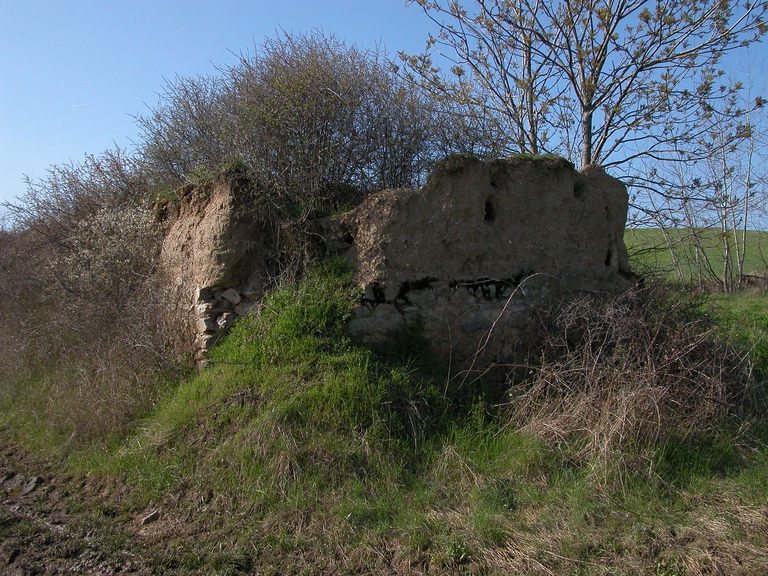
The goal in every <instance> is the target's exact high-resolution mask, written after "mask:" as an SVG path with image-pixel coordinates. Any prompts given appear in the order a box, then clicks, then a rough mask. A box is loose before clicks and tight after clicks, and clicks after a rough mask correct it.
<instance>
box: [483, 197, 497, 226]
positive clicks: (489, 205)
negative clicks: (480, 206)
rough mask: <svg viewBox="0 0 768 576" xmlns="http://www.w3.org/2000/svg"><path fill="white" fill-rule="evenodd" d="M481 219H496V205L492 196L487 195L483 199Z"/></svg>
mask: <svg viewBox="0 0 768 576" xmlns="http://www.w3.org/2000/svg"><path fill="white" fill-rule="evenodd" d="M483 220H485V221H486V222H493V221H494V220H496V206H495V201H494V198H493V196H489V197H488V199H487V200H486V201H485V216H484V217H483Z"/></svg>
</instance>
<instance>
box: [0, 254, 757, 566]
mask: <svg viewBox="0 0 768 576" xmlns="http://www.w3.org/2000/svg"><path fill="white" fill-rule="evenodd" d="M351 274H352V271H351V270H350V269H349V268H348V267H346V266H345V265H343V264H341V263H339V262H337V261H331V262H329V263H326V264H324V265H322V266H320V267H319V268H318V269H317V270H315V271H314V272H313V273H312V274H311V276H310V277H309V278H308V279H307V280H306V281H304V282H302V283H300V284H296V285H292V286H287V287H285V288H283V289H281V290H278V291H275V292H274V293H272V294H270V295H269V296H268V297H267V299H266V300H265V302H264V306H263V309H262V314H261V315H260V316H258V317H250V318H247V319H245V320H243V321H241V322H240V323H239V324H237V325H236V327H235V328H234V329H233V331H232V332H231V333H230V334H229V336H228V337H227V338H226V339H225V341H224V342H223V343H222V344H220V345H219V346H218V347H217V348H216V349H215V350H214V352H213V353H212V355H211V360H212V364H211V366H209V367H208V368H206V369H205V370H204V371H203V372H202V373H200V374H198V375H196V376H193V377H190V378H188V379H185V380H184V381H183V382H181V384H180V385H178V386H173V387H167V388H165V389H164V391H163V392H162V394H161V396H160V398H159V399H158V400H157V402H156V403H155V405H154V407H153V408H152V409H151V410H150V411H148V412H145V413H144V416H143V417H142V418H141V419H140V420H139V421H137V422H135V423H134V424H133V425H132V426H130V427H129V428H128V429H127V432H126V433H125V434H124V435H123V436H122V437H115V438H114V439H113V440H112V441H110V442H108V443H106V444H101V445H95V446H91V447H86V448H81V449H79V450H77V451H75V452H73V453H71V454H70V456H69V457H68V466H69V467H70V468H72V469H74V470H78V471H81V472H84V473H88V474H90V475H97V476H98V475H101V476H102V477H104V478H117V479H119V481H120V482H121V484H122V485H124V486H126V487H130V489H129V490H127V492H126V494H127V495H126V496H125V499H124V500H122V501H120V502H119V503H118V504H117V506H118V507H119V509H118V510H115V511H114V513H115V514H116V515H117V516H120V517H123V516H132V515H133V516H136V515H137V514H139V513H140V511H142V510H146V509H149V508H152V509H155V508H159V509H161V510H163V514H164V518H169V519H176V521H177V522H178V523H179V525H183V526H184V530H183V535H179V534H178V533H176V534H169V535H168V538H170V539H173V541H174V542H177V544H175V545H174V546H173V547H172V548H171V549H169V550H167V551H166V552H164V553H163V554H161V555H159V556H158V558H157V560H156V561H157V563H158V566H161V567H164V568H165V569H169V570H172V571H173V572H174V573H178V574H196V573H206V574H209V573H210V574H237V573H242V572H247V571H249V570H254V569H258V571H259V572H260V573H274V574H278V573H279V574H283V573H294V574H300V573H305V574H310V573H334V572H335V573H355V572H360V573H378V574H391V573H403V574H405V573H412V572H413V571H418V572H424V573H429V574H462V573H467V574H470V573H472V574H474V573H482V574H514V573H519V574H551V573H556V574H639V573H644V574H698V573H716V572H718V571H719V572H721V573H743V574H748V573H759V572H761V571H762V572H765V571H766V570H768V557H766V554H765V553H764V550H765V549H766V547H767V546H768V514H766V512H768V509H766V505H765V493H766V489H768V485H767V484H768V480H766V478H768V450H766V448H765V444H764V443H763V441H762V438H763V434H762V433H761V432H760V427H761V423H760V422H755V421H752V422H751V423H750V426H752V428H751V429H749V430H745V429H738V428H737V429H731V428H728V427H724V428H722V429H721V430H720V431H719V433H718V434H717V435H714V436H712V435H709V436H702V437H701V438H698V439H697V440H696V441H685V440H681V441H680V442H677V443H675V442H670V443H668V444H665V445H662V446H658V449H657V450H656V451H654V452H652V453H650V454H649V453H645V452H644V453H643V455H642V457H643V458H647V459H648V460H643V461H642V462H641V463H640V465H639V466H638V467H636V468H634V469H632V471H631V472H628V473H625V472H623V471H622V470H616V469H615V468H616V467H617V466H619V464H618V463H617V462H618V461H617V462H613V461H612V460H611V459H610V458H608V459H605V458H603V459H601V458H597V457H587V458H584V457H583V456H579V455H578V454H577V446H576V445H574V444H572V443H569V442H562V441H558V440H557V439H553V438H551V437H548V436H546V435H544V434H539V433H537V432H536V430H535V428H530V427H529V428H519V427H515V426H512V425H510V421H509V418H508V411H507V408H506V407H505V406H503V405H502V401H506V400H508V399H507V398H505V397H504V396H503V391H504V387H503V386H502V387H500V386H499V385H498V384H493V383H483V382H478V383H476V384H474V385H472V386H470V385H467V384H463V385H462V384H461V383H459V382H451V381H449V380H447V379H446V378H447V375H446V373H445V368H444V367H443V366H440V365H436V364H435V363H433V362H432V360H431V359H430V358H429V357H428V356H427V355H426V353H425V352H424V350H425V349H426V347H425V346H424V345H423V342H420V341H419V335H418V331H417V330H413V331H410V332H407V333H405V334H403V335H402V336H401V338H402V341H401V342H400V343H399V346H397V347H396V349H397V350H398V352H397V353H396V354H391V355H388V356H387V355H382V354H378V353H375V352H374V351H371V350H369V349H366V348H363V347H360V346H357V345H355V344H353V343H352V342H350V341H349V340H348V339H347V338H346V336H345V335H344V323H345V321H346V320H347V319H348V317H349V314H350V307H351V304H352V302H353V301H354V298H355V297H356V296H358V294H357V289H356V288H355V287H354V286H353V285H352V283H351ZM761 297H762V296H760V298H761ZM721 304H722V313H721V314H720V315H718V316H717V317H716V319H717V320H718V322H719V324H718V325H719V326H720V329H721V330H722V331H723V333H724V334H736V335H737V336H738V337H741V338H743V341H742V342H743V343H747V342H753V343H754V342H755V339H757V340H760V338H761V337H762V334H763V332H762V330H768V326H766V324H765V321H766V316H765V313H764V312H763V310H764V307H763V300H760V299H758V296H755V299H754V300H751V299H750V298H747V297H744V299H743V300H739V299H737V298H735V297H734V298H730V297H729V299H723V300H722V301H721ZM741 322H747V323H748V325H749V326H752V327H753V328H750V329H749V330H747V329H745V328H743V327H742V325H741V324H740V323H741ZM734 338H736V337H735V336H734ZM753 354H754V357H755V359H756V360H757V361H758V363H759V362H764V361H765V359H766V358H768V354H766V349H764V348H763V347H762V345H760V346H755V347H754V349H753ZM446 382H447V385H446ZM33 387H34V386H33ZM18 402H19V399H18V398H15V399H14V398H10V399H8V398H7V399H6V400H5V403H4V404H3V405H2V414H3V418H5V419H6V420H5V422H6V424H5V425H4V426H5V428H6V430H8V429H9V428H8V426H9V424H8V422H10V421H11V420H8V419H9V418H12V417H11V416H9V414H11V415H12V414H14V406H18ZM0 426H3V425H2V424H0ZM46 429H47V428H46V427H45V426H43V427H42V428H39V430H46ZM66 431H67V430H66V428H65V427H61V429H60V432H61V435H60V436H55V437H53V438H50V439H49V440H46V442H47V443H48V444H49V445H51V446H53V445H56V444H57V443H59V445H61V444H63V443H65V442H66V438H65V436H66ZM35 433H36V432H35V425H34V423H33V422H30V423H28V425H27V426H26V427H25V428H24V429H23V430H21V431H20V432H18V434H17V435H16V438H17V440H18V441H20V442H22V443H24V442H27V445H28V446H33V445H34V441H30V438H35ZM25 439H26V440H25ZM621 465H622V466H623V465H624V464H621Z"/></svg>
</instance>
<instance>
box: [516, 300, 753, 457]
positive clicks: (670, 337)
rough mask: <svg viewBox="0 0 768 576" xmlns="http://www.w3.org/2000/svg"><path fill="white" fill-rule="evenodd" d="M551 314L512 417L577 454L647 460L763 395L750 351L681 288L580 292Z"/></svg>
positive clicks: (736, 413) (738, 412) (736, 414)
mask: <svg viewBox="0 0 768 576" xmlns="http://www.w3.org/2000/svg"><path fill="white" fill-rule="evenodd" d="M550 318H551V323H550V325H549V327H548V328H547V329H546V330H545V332H546V334H545V336H544V341H543V348H542V351H541V355H540V358H539V361H538V362H537V363H536V364H535V366H533V367H530V371H529V376H530V377H529V378H527V379H526V380H525V381H523V382H519V383H515V384H514V385H512V387H511V389H510V393H509V396H510V400H509V405H508V410H509V418H510V423H511V425H515V426H520V427H524V428H527V429H529V430H532V431H535V432H537V433H539V434H541V435H543V436H545V437H547V438H550V439H551V440H553V441H555V442H557V443H561V444H563V445H568V446H569V447H570V448H572V449H573V453H574V454H575V456H576V457H577V458H598V459H602V460H604V461H610V462H614V463H616V462H626V463H630V462H632V461H633V459H635V460H637V458H638V457H639V458H640V461H643V458H644V457H646V456H647V455H649V454H650V451H651V450H652V449H653V448H654V447H657V446H660V445H662V444H663V443H665V442H667V441H669V440H673V439H674V440H685V439H690V438H697V437H698V438H701V437H705V435H707V434H708V433H711V432H713V431H714V430H715V429H716V427H717V426H720V425H723V424H724V423H725V422H726V421H728V420H729V419H732V418H742V417H744V416H745V415H747V413H748V411H749V410H750V407H751V406H753V405H754V404H753V402H754V401H755V400H756V398H757V396H756V385H755V384H754V382H753V379H752V375H751V369H750V365H749V362H748V360H747V358H746V357H745V355H744V354H742V353H741V352H739V351H738V350H736V349H734V348H732V347H730V346H728V345H727V344H725V343H723V342H722V341H720V340H719V339H718V338H717V335H716V334H715V331H714V328H713V327H712V326H711V325H710V323H709V321H708V319H707V317H706V316H705V315H703V314H702V313H701V312H699V311H698V308H697V306H696V304H695V303H693V302H691V300H689V299H687V298H686V297H685V296H681V295H677V296H674V297H673V296H672V295H671V294H670V293H667V292H665V291H664V290H662V289H657V288H654V289H644V290H635V291H632V292H629V293H627V294H625V295H623V296H621V297H618V298H616V299H612V300H608V301H601V300H598V299H595V298H591V297H580V298H576V299H574V300H571V301H568V302H565V303H563V304H562V305H560V307H559V308H557V309H556V310H554V311H553V312H552V313H551V315H550Z"/></svg>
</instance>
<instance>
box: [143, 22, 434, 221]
mask: <svg viewBox="0 0 768 576" xmlns="http://www.w3.org/2000/svg"><path fill="white" fill-rule="evenodd" d="M385 56H386V55H385V54H384V53H383V52H379V51H368V50H362V49H358V48H357V47H355V46H347V45H346V44H345V43H344V42H342V41H340V40H338V39H336V38H335V37H333V36H325V35H323V34H322V33H320V32H314V33H311V34H306V35H304V34H301V35H293V34H288V33H284V32H283V33H281V34H279V35H278V36H277V37H276V38H270V39H266V40H265V41H264V42H263V43H262V44H260V45H259V46H256V47H255V50H254V53H253V54H247V53H246V54H243V55H241V57H240V61H239V62H238V63H237V64H235V65H234V66H231V67H228V68H224V69H222V70H221V73H220V75H218V76H206V77H197V78H183V77H181V78H176V79H175V80H174V81H173V82H169V83H168V84H167V85H166V87H165V91H164V93H163V94H162V96H161V100H160V102H159V103H158V105H157V106H156V107H154V108H153V109H151V110H150V113H149V114H146V115H144V116H140V117H138V118H137V122H138V125H139V127H140V128H141V130H142V141H143V143H142V145H141V155H142V158H143V161H144V163H145V165H146V167H147V169H148V170H149V172H150V173H151V174H153V178H154V179H155V180H156V181H157V182H163V183H166V184H167V185H169V186H173V185H174V183H175V185H176V186H180V185H183V184H184V183H185V182H187V181H189V180H190V179H192V180H193V181H194V179H195V178H196V177H200V176H205V175H212V174H217V173H218V172H220V171H221V170H222V169H224V168H226V167H228V166H233V165H235V166H242V167H243V168H245V169H246V172H247V174H248V177H249V178H250V179H251V181H252V183H253V184H254V198H253V201H254V203H255V204H257V205H258V206H259V209H260V210H262V211H264V213H265V214H266V215H269V216H271V217H272V218H273V219H279V218H285V217H286V216H290V217H305V216H307V215H309V214H313V213H317V212H323V211H328V210H334V209H338V208H339V207H340V206H344V205H348V204H349V203H351V202H356V201H359V200H360V199H361V198H362V195H364V194H366V193H368V192H370V191H375V190H380V189H383V188H397V187H410V186H415V185H418V184H420V183H421V182H422V181H423V179H424V178H425V177H426V173H427V171H428V170H429V168H430V167H431V164H432V163H433V161H434V160H435V159H436V155H437V154H439V153H440V151H438V149H439V147H440V146H439V144H438V143H437V141H438V140H439V139H440V138H441V136H442V132H441V131H440V130H438V129H437V124H438V119H437V118H436V115H435V114H434V110H433V107H432V105H431V104H430V102H429V101H428V100H427V99H426V98H424V97H423V96H422V95H421V93H420V92H419V91H418V90H417V89H416V88H415V87H414V85H412V84H411V83H408V82H406V81H404V80H403V79H401V78H399V77H398V76H397V75H396V74H395V73H394V72H393V71H392V69H391V67H390V63H389V62H388V61H387V60H386V58H385ZM166 184H164V185H166Z"/></svg>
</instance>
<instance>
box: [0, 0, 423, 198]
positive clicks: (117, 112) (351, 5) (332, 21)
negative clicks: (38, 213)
mask: <svg viewBox="0 0 768 576" xmlns="http://www.w3.org/2000/svg"><path fill="white" fill-rule="evenodd" d="M278 28H282V29H284V30H286V31H288V32H295V33H299V32H308V31H311V30H312V29H321V30H323V31H324V32H326V33H334V34H335V35H336V36H337V37H338V38H340V39H342V40H346V42H347V44H356V45H357V46H361V47H363V48H375V47H376V46H377V44H380V45H383V46H384V47H386V48H387V50H388V51H389V52H390V53H391V54H392V55H394V54H395V53H396V52H397V51H399V50H405V51H406V52H411V53H416V52H420V51H421V50H422V49H423V48H424V42H425V40H426V37H427V32H428V30H430V22H429V20H428V19H427V17H426V16H425V15H424V13H423V12H422V11H421V9H420V8H419V7H418V6H408V7H406V6H405V3H404V0H323V1H315V0H272V1H266V0H252V1H250V2H248V1H245V0H217V1H213V0H210V1H204V0H187V1H179V0H152V1H149V0H101V1H97V0H91V1H86V0H58V1H57V0H44V1H43V0H0V106H1V108H0V110H2V111H1V112H0V202H2V201H4V200H10V199H12V198H14V197H17V196H20V195H22V194H23V193H24V191H25V189H26V187H25V185H24V183H23V177H24V175H25V174H26V175H28V176H29V177H30V178H32V179H33V180H37V179H40V178H42V177H44V176H45V174H46V170H47V169H48V168H49V167H50V166H51V165H53V164H65V163H67V162H69V161H75V162H79V161H81V160H82V159H83V158H84V156H85V154H86V153H93V154H98V153H100V152H103V151H104V150H107V149H109V148H113V147H114V146H115V145H117V146H120V147H130V145H131V140H135V139H136V134H137V131H136V127H135V125H134V121H133V119H132V117H131V115H136V114H139V113H142V112H144V111H146V110H147V108H146V105H147V104H149V105H154V104H156V103H157V100H158V93H159V92H160V91H161V90H162V88H163V84H164V78H169V79H172V78H173V77H174V76H175V75H181V76H192V75H197V74H207V73H215V66H217V65H222V64H233V63H234V62H235V61H236V60H237V58H236V54H238V53H240V52H243V51H247V50H249V49H251V51H252V48H253V46H254V43H256V44H258V43H260V42H262V41H263V40H264V39H265V38H266V37H274V36H275V34H276V30H277V29H278Z"/></svg>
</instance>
